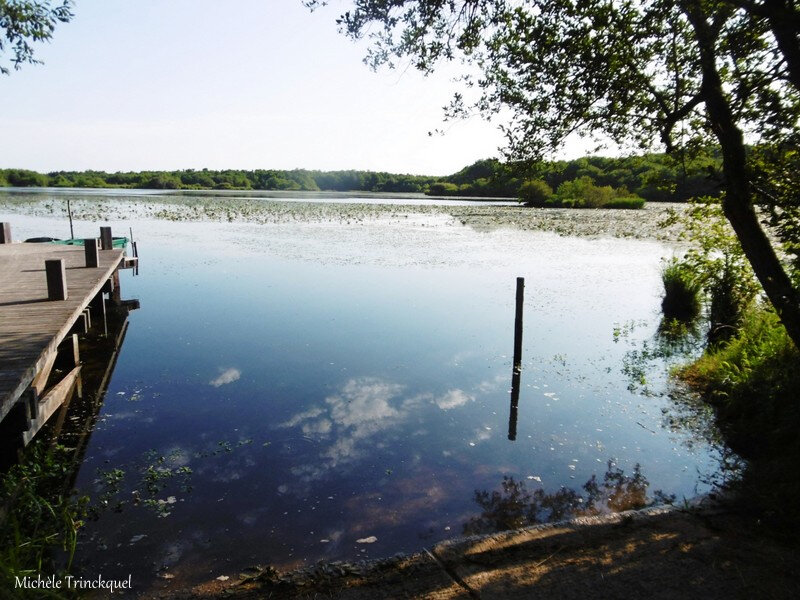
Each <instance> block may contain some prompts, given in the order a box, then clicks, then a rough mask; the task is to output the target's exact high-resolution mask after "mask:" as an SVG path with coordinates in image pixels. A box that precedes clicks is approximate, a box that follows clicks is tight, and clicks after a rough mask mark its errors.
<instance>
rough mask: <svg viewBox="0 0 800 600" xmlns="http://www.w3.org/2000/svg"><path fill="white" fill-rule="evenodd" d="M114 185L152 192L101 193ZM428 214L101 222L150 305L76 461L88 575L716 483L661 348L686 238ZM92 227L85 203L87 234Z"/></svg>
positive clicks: (210, 571)
mask: <svg viewBox="0 0 800 600" xmlns="http://www.w3.org/2000/svg"><path fill="white" fill-rule="evenodd" d="M47 194H48V193H44V194H40V196H38V197H37V202H44V201H50V202H56V203H59V202H61V201H62V200H63V196H60V195H58V194H52V195H50V196H48V195H47ZM119 197H122V198H125V199H126V201H128V202H129V203H131V204H134V205H135V203H136V201H137V200H136V198H135V197H130V196H126V195H125V194H120V193H119V192H117V193H115V194H113V195H109V196H106V197H103V201H104V202H106V203H113V202H114V201H115V200H116V199H117V198H119ZM182 201H183V200H182ZM206 201H207V200H206ZM262 201H263V202H270V200H269V199H263V200H262ZM298 202H299V201H298ZM3 206H4V205H3V198H2V194H0V221H10V222H11V223H12V224H13V232H14V236H15V238H17V239H19V238H25V237H32V236H42V235H52V236H55V237H68V232H69V229H68V226H67V225H65V219H64V218H61V217H58V218H56V217H53V216H46V215H38V216H31V215H28V214H24V213H25V210H24V209H20V208H19V206H15V207H14V208H13V211H12V210H10V209H9V208H8V207H6V208H5V209H4V208H3ZM340 210H343V211H346V210H347V208H346V204H344V205H341V208H340ZM415 210H416V208H415V206H413V205H412V206H408V205H406V206H404V207H398V209H397V212H396V213H391V214H389V213H387V214H381V215H378V216H376V217H370V216H369V215H368V216H367V217H364V218H360V219H355V218H354V219H352V220H350V221H351V222H349V223H348V219H349V218H341V219H339V220H336V221H330V220H315V219H310V220H309V219H302V218H300V219H296V220H294V221H292V220H291V219H280V220H276V221H275V222H266V223H249V222H239V220H238V219H234V220H233V222H218V221H207V220H199V221H193V220H189V221H176V222H172V221H165V220H158V219H152V218H144V217H142V215H140V214H136V212H135V211H132V212H131V213H130V214H129V215H127V218H125V219H124V220H122V219H121V220H118V221H112V223H111V224H112V226H113V227H114V230H115V233H116V234H124V233H125V232H127V231H128V228H129V227H131V228H132V229H133V233H134V236H135V238H136V239H137V241H138V246H139V254H140V257H141V259H140V260H141V270H140V275H139V276H138V277H133V276H132V274H131V272H130V271H127V272H124V273H123V276H122V283H121V285H122V292H123V297H125V298H138V299H139V300H140V301H141V308H140V309H139V310H136V311H134V312H132V313H131V314H130V317H129V320H130V325H129V328H128V331H127V336H126V338H125V342H124V344H123V346H122V348H121V352H120V355H119V358H118V360H117V363H116V368H115V370H114V373H113V377H112V379H111V381H110V384H109V387H108V391H107V394H106V396H105V400H104V403H103V405H102V409H101V411H100V414H99V418H98V420H97V424H96V426H95V427H94V430H93V431H92V432H91V437H90V439H89V444H88V447H87V451H86V454H85V457H84V459H83V463H82V465H81V467H80V471H79V473H78V477H77V482H76V489H77V490H78V491H79V492H82V493H88V494H90V495H91V496H92V497H93V498H95V499H98V498H101V499H102V500H103V501H104V503H98V510H97V512H96V515H95V516H96V519H95V520H92V521H90V522H88V523H87V525H86V527H85V529H84V531H83V535H82V538H81V542H80V545H79V549H78V557H77V561H78V566H79V568H82V569H84V570H85V571H86V572H88V573H100V572H102V573H103V575H104V577H106V578H115V577H119V578H122V577H127V575H128V574H129V573H132V574H133V580H134V588H135V589H137V590H142V589H146V588H147V587H149V586H152V585H155V586H159V585H167V584H170V585H175V584H189V583H194V582H198V581H202V580H208V579H212V578H215V577H217V576H220V575H228V576H230V577H231V578H235V577H236V576H237V574H238V573H239V572H240V571H241V570H243V569H245V568H247V567H249V566H253V565H257V564H258V565H267V564H271V565H275V566H277V567H281V568H287V567H292V566H299V565H303V564H311V563H313V562H315V561H317V560H320V559H325V560H359V559H368V558H378V557H384V556H389V555H392V554H394V553H397V552H414V551H419V550H421V549H422V548H424V547H427V546H430V545H432V544H434V543H435V542H437V541H440V540H442V539H446V538H450V537H456V536H459V535H463V534H464V533H476V532H481V531H489V530H491V529H492V527H493V526H495V525H496V524H497V523H501V524H502V523H504V522H506V521H503V519H502V518H499V517H498V514H499V513H500V512H502V506H500V505H501V504H502V502H499V501H500V500H502V498H503V494H502V493H501V492H503V490H505V493H506V494H507V493H509V492H511V491H515V490H516V491H518V492H520V493H522V494H523V496H525V497H526V498H528V499H529V500H530V502H531V503H534V504H535V508H536V511H535V514H534V515H533V516H531V519H533V518H535V519H538V520H542V521H546V520H547V519H548V518H553V517H557V516H558V515H559V514H560V513H559V511H560V510H561V509H568V510H566V513H574V512H576V511H577V512H580V511H581V510H584V511H588V510H589V509H591V510H593V511H595V510H605V509H609V508H615V506H614V504H615V503H614V501H613V500H609V499H608V498H603V497H595V496H592V494H591V493H590V489H589V488H591V486H589V487H588V488H584V484H586V483H587V482H589V481H591V480H592V477H593V476H594V477H595V478H596V479H595V482H596V483H600V484H601V485H600V486H599V487H600V488H601V490H602V489H603V485H602V483H603V482H604V477H610V478H609V479H607V481H608V482H610V483H609V486H610V485H613V483H614V482H615V481H617V482H619V481H622V482H623V483H624V485H625V486H627V487H626V488H625V489H626V490H627V491H633V492H641V493H642V494H644V495H646V497H647V501H652V500H655V499H657V498H660V497H662V494H663V495H674V496H675V498H676V500H677V501H678V502H680V501H682V500H683V499H684V498H691V497H694V496H696V495H698V494H700V493H704V492H706V491H708V490H709V485H710V484H709V483H708V482H709V480H710V479H712V478H713V477H714V476H715V474H716V473H717V471H718V469H719V458H720V453H721V449H720V448H719V447H717V446H716V445H715V444H713V443H711V442H709V441H707V439H706V437H705V436H703V435H699V434H698V430H697V429H696V428H695V427H691V428H683V427H681V423H682V422H684V421H692V419H682V418H681V417H682V415H683V413H682V411H685V410H686V405H685V404H684V403H683V402H682V401H676V400H675V399H673V397H679V394H678V390H676V388H675V386H674V385H673V384H671V383H670V381H669V377H668V366H669V364H670V361H669V359H665V358H663V357H662V353H659V352H653V351H652V350H653V349H654V348H656V347H657V342H656V341H655V339H656V332H657V328H658V323H659V317H660V314H659V308H660V293H661V287H660V285H661V284H660V278H659V269H660V264H661V260H662V258H664V257H668V256H670V255H672V254H673V252H674V250H673V247H672V246H669V245H667V244H664V243H661V242H656V241H647V240H621V239H612V238H599V239H585V238H577V237H560V236H558V235H556V234H554V233H547V232H540V231H524V230H520V229H514V228H505V227H499V228H493V229H489V230H481V229H477V228H473V227H469V226H465V225H463V224H462V223H461V222H460V221H459V220H457V219H453V218H449V217H447V216H446V215H443V214H431V213H416V212H415ZM115 216H117V217H118V216H119V215H116V214H115ZM99 224H101V223H98V222H91V221H89V220H83V219H80V218H79V219H77V220H76V222H75V235H76V237H89V236H95V235H97V227H98V225H99ZM103 224H104V223H103ZM517 277H524V278H525V301H524V338H523V363H522V375H521V386H520V394H519V406H518V414H517V421H516V423H515V424H514V425H515V429H516V435H515V438H516V439H514V440H510V439H509V427H510V425H511V424H510V422H509V419H510V387H511V374H512V365H511V363H512V352H513V332H514V302H515V280H516V278H517ZM642 349H644V350H645V351H644V352H642ZM648 349H649V350H650V351H649V352H648ZM676 394H678V396H676ZM637 465H639V467H638V468H637ZM504 478H505V479H504ZM509 478H513V479H509ZM595 487H598V486H595ZM606 488H607V489H610V488H609V487H608V486H606ZM569 490H572V491H573V492H574V494H572V493H568V492H569ZM492 492H498V493H499V495H498V496H497V497H496V498H495V500H492ZM634 495H635V494H634ZM555 499H558V502H562V504H563V505H562V504H558V502H557V501H556V500H555ZM532 505H533V504H532ZM566 513H565V514H566Z"/></svg>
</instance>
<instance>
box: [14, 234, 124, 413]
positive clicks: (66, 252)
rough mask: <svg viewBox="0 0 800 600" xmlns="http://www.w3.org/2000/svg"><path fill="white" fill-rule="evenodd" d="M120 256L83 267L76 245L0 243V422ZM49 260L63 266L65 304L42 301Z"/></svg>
mask: <svg viewBox="0 0 800 600" xmlns="http://www.w3.org/2000/svg"><path fill="white" fill-rule="evenodd" d="M122 256H123V251H122V250H120V249H112V250H102V251H100V261H99V262H100V266H99V267H98V268H96V269H87V268H85V266H84V265H85V256H84V249H83V248H82V247H80V246H59V245H56V244H24V243H17V244H2V245H0V282H2V284H0V419H2V418H4V417H5V416H6V414H8V411H9V410H11V407H12V406H13V405H14V404H15V403H16V401H17V399H19V398H20V396H21V395H22V393H23V392H24V391H25V390H26V389H27V388H28V386H29V385H30V384H31V382H32V381H33V378H34V377H35V376H36V374H37V373H39V372H40V371H42V369H43V367H45V365H46V363H47V361H48V359H49V357H50V354H51V353H52V352H55V350H56V348H57V347H58V346H59V344H60V343H61V342H62V341H63V340H64V338H65V337H66V335H67V333H68V332H69V331H70V329H71V328H72V327H73V326H74V324H75V321H76V320H77V319H78V318H79V317H80V315H81V314H82V313H83V310H84V309H85V308H86V307H87V306H88V304H89V302H90V301H91V300H92V299H93V298H94V297H95V296H96V295H97V294H98V292H99V291H100V289H101V288H102V287H103V285H104V284H105V282H106V281H108V280H109V278H111V277H112V275H113V274H114V273H115V272H116V269H117V267H118V266H119V264H120V262H121V260H122ZM49 259H63V260H64V262H65V271H66V277H67V285H68V287H69V290H70V297H69V299H67V300H64V301H60V302H48V301H47V283H46V279H45V272H44V261H45V260H49Z"/></svg>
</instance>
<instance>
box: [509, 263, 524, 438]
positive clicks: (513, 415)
mask: <svg viewBox="0 0 800 600" xmlns="http://www.w3.org/2000/svg"><path fill="white" fill-rule="evenodd" d="M524 300H525V278H524V277H517V305H516V310H515V313H514V365H513V367H512V369H511V408H510V409H509V415H508V439H509V440H512V441H513V440H516V439H517V410H518V407H519V383H520V376H521V374H522V304H523V301H524Z"/></svg>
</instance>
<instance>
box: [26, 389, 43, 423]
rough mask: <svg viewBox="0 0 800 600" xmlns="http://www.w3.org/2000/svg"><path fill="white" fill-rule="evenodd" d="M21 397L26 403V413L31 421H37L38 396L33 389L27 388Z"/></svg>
mask: <svg viewBox="0 0 800 600" xmlns="http://www.w3.org/2000/svg"><path fill="white" fill-rule="evenodd" d="M22 397H23V398H24V399H25V400H26V401H27V403H28V413H29V414H30V416H31V419H38V418H39V394H37V393H36V390H35V389H34V388H28V390H27V391H26V392H25V393H24V394H23V395H22Z"/></svg>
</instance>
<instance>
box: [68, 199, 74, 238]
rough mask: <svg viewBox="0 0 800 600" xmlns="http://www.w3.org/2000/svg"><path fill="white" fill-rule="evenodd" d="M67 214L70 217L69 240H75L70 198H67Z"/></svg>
mask: <svg viewBox="0 0 800 600" xmlns="http://www.w3.org/2000/svg"><path fill="white" fill-rule="evenodd" d="M67 214H68V215H69V239H71V240H74V239H75V232H74V231H73V230H72V207H71V206H70V204H69V196H67Z"/></svg>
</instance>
